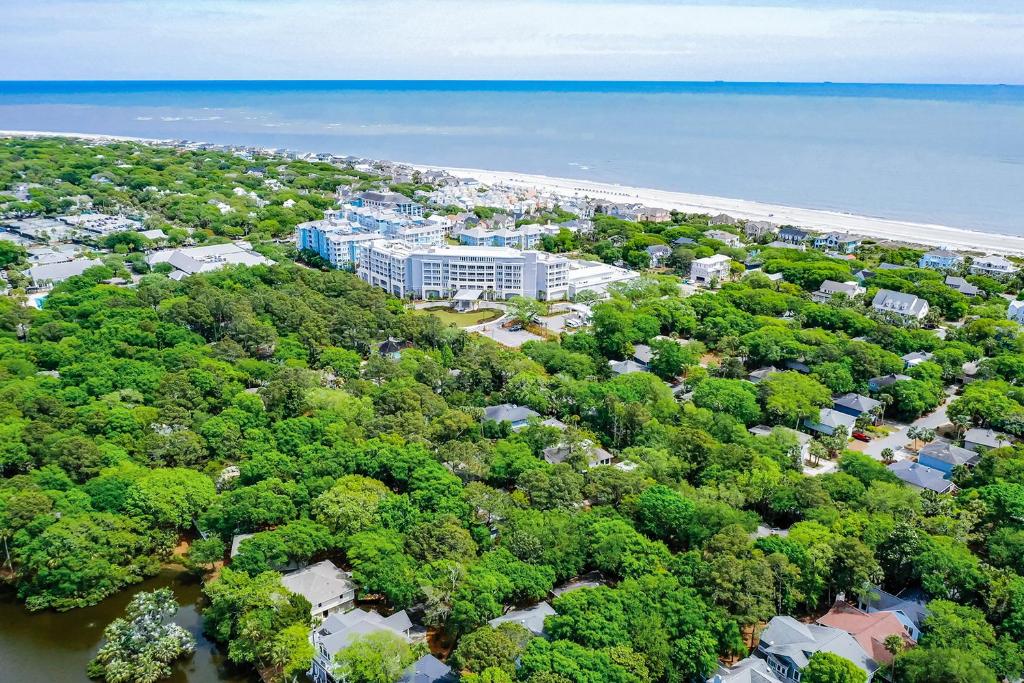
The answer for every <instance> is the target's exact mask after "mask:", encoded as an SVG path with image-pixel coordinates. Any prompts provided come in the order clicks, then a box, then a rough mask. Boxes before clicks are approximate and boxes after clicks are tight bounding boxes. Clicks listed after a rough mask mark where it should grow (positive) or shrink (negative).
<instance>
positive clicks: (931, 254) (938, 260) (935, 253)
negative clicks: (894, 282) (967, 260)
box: [917, 249, 964, 270]
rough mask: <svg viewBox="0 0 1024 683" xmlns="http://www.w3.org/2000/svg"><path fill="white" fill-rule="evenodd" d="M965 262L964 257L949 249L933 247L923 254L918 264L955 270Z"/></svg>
mask: <svg viewBox="0 0 1024 683" xmlns="http://www.w3.org/2000/svg"><path fill="white" fill-rule="evenodd" d="M963 264H964V257H963V256H961V255H960V254H958V253H956V252H955V251H950V250H949V249H932V250H931V251H926V252H925V253H924V254H922V255H921V258H920V259H919V260H918V262H917V265H918V267H920V268H931V269H932V270H953V269H954V268H959V267H960V266H962V265H963Z"/></svg>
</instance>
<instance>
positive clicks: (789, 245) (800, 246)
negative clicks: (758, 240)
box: [764, 240, 807, 251]
mask: <svg viewBox="0 0 1024 683" xmlns="http://www.w3.org/2000/svg"><path fill="white" fill-rule="evenodd" d="M764 246H765V247H766V248H772V249H796V250H797V251H807V245H806V244H804V243H803V242H783V241H782V240H775V241H774V242H769V243H768V244H766V245H764Z"/></svg>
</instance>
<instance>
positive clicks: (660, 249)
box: [645, 244, 672, 256]
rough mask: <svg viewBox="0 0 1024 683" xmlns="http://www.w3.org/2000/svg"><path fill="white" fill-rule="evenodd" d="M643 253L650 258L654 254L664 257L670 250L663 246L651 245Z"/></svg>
mask: <svg viewBox="0 0 1024 683" xmlns="http://www.w3.org/2000/svg"><path fill="white" fill-rule="evenodd" d="M645 251H646V252H647V253H648V254H650V255H651V256H654V255H655V254H662V255H664V254H671V253H672V250H671V249H669V248H668V247H666V246H665V245H664V244H652V245H651V246H649V247H647V249H646V250H645Z"/></svg>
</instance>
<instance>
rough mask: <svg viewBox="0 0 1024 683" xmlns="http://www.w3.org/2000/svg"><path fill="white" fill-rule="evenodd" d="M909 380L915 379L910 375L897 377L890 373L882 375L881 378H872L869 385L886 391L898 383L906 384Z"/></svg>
mask: <svg viewBox="0 0 1024 683" xmlns="http://www.w3.org/2000/svg"><path fill="white" fill-rule="evenodd" d="M908 379H913V378H912V377H910V376H909V375H897V374H894V373H890V374H888V375H882V376H880V377H872V378H871V379H869V380H868V383H870V384H873V385H874V386H875V387H877V388H878V389H884V388H885V387H891V386H892V385H893V384H896V382H905V381H907V380H908Z"/></svg>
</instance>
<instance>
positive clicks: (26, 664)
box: [0, 569, 259, 683]
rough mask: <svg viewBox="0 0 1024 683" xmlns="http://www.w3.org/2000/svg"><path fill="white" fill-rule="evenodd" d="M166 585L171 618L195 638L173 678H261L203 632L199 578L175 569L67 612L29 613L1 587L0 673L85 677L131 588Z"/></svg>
mask: <svg viewBox="0 0 1024 683" xmlns="http://www.w3.org/2000/svg"><path fill="white" fill-rule="evenodd" d="M163 587H170V588H172V589H173V590H174V594H175V596H176V597H177V598H178V605H179V607H178V613H177V616H176V617H175V621H176V622H177V623H178V624H180V625H181V626H183V627H184V628H186V629H188V630H189V631H190V632H191V633H192V634H193V635H194V636H195V638H196V651H195V654H193V655H192V657H191V658H190V659H187V660H182V661H181V662H180V663H179V664H178V665H177V666H176V667H175V670H174V674H173V676H172V677H171V678H169V679H167V680H168V681H170V682H171V683H225V682H227V683H257V682H258V681H259V678H258V677H257V676H255V674H252V673H250V672H247V671H244V670H243V671H240V670H238V669H237V668H234V667H232V666H231V664H230V663H229V662H228V661H227V658H226V657H225V656H224V655H223V653H222V652H221V651H220V650H219V649H218V648H217V647H216V645H214V644H213V643H212V642H210V641H209V640H207V639H206V638H204V637H203V619H202V616H200V614H199V611H198V607H197V603H198V601H199V600H200V598H201V592H200V589H201V586H200V584H199V581H198V579H196V578H195V577H193V576H191V575H190V574H188V573H186V572H184V571H181V570H174V569H165V570H163V571H162V572H161V573H160V574H159V575H157V576H155V577H153V578H152V579H149V580H148V581H145V582H143V583H140V584H138V585H136V586H132V587H131V588H130V589H128V590H126V591H123V592H121V593H118V594H117V595H114V596H112V597H110V598H108V599H107V600H104V601H103V602H102V603H100V604H98V605H94V606H92V607H85V608H82V609H77V610H71V611H68V612H53V611H46V612H37V613H32V612H29V611H27V610H26V609H25V607H24V606H23V605H22V604H21V603H20V602H18V601H17V600H16V599H15V597H14V595H13V593H12V592H11V591H3V592H0V671H2V673H0V679H2V680H4V681H12V682H13V681H17V682H18V683H54V682H55V681H60V682H61V683H66V682H74V683H87V682H88V681H89V678H87V677H86V675H85V667H86V665H87V664H88V663H89V660H91V659H92V657H93V655H95V654H96V650H98V649H99V646H100V641H101V640H102V639H103V629H104V628H106V626H107V624H109V623H110V622H111V621H113V620H114V619H115V618H117V617H119V616H121V615H122V614H123V612H124V608H125V606H126V605H127V604H128V602H129V601H130V600H131V598H132V596H133V595H135V593H137V592H139V591H141V590H153V589H156V588H163Z"/></svg>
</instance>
